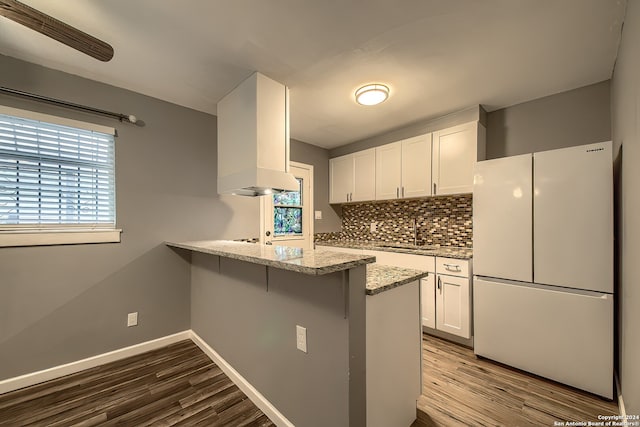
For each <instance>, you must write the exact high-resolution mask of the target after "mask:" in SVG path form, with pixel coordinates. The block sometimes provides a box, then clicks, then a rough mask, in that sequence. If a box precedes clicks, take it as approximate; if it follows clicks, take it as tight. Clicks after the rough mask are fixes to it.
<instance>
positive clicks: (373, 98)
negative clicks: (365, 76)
mask: <svg viewBox="0 0 640 427" xmlns="http://www.w3.org/2000/svg"><path fill="white" fill-rule="evenodd" d="M388 97H389V87H388V86H385V85H383V84H380V83H375V84H370V85H366V86H362V87H361V88H360V89H358V90H357V91H356V102H357V103H358V104H360V105H377V104H380V103H381V102H384V101H386V99H387V98H388Z"/></svg>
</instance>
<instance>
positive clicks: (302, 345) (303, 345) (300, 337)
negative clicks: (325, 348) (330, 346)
mask: <svg viewBox="0 0 640 427" xmlns="http://www.w3.org/2000/svg"><path fill="white" fill-rule="evenodd" d="M296 347H297V348H298V350H300V351H302V352H304V353H306V352H307V328H303V327H302V326H300V325H296Z"/></svg>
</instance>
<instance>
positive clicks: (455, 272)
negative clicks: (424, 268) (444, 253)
mask: <svg viewBox="0 0 640 427" xmlns="http://www.w3.org/2000/svg"><path fill="white" fill-rule="evenodd" d="M436 272H437V273H438V274H446V275H449V276H460V277H469V261H468V260H465V259H455V258H442V257H437V258H436Z"/></svg>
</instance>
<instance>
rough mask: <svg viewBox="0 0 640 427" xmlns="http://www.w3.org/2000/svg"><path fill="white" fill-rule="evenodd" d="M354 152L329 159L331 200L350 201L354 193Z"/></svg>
mask: <svg viewBox="0 0 640 427" xmlns="http://www.w3.org/2000/svg"><path fill="white" fill-rule="evenodd" d="M353 178H354V176H353V154H347V155H346V156H341V157H336V158H334V159H331V160H329V202H330V203H346V202H349V201H350V200H349V198H350V197H351V194H353Z"/></svg>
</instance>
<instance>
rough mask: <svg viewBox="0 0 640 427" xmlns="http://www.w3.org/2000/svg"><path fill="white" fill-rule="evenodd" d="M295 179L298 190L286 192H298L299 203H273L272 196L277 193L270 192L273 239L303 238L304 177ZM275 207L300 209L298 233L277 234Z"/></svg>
mask: <svg viewBox="0 0 640 427" xmlns="http://www.w3.org/2000/svg"><path fill="white" fill-rule="evenodd" d="M296 180H297V181H298V185H299V186H300V189H299V191H288V192H287V193H300V204H299V205H283V204H278V203H274V202H273V198H274V197H276V196H277V195H275V194H272V195H271V198H272V202H271V203H272V206H273V215H272V221H273V240H277V239H279V238H280V239H282V240H284V239H295V238H304V232H305V227H306V226H307V225H306V224H305V222H306V221H305V220H304V202H305V199H304V198H305V197H306V195H305V194H304V190H303V187H304V179H303V178H296ZM277 208H284V209H298V210H299V211H300V223H301V229H300V233H291V234H286V233H284V234H277V233H276V224H275V210H276V209H277Z"/></svg>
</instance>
